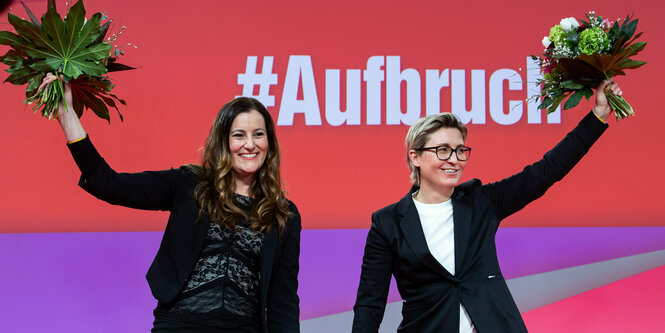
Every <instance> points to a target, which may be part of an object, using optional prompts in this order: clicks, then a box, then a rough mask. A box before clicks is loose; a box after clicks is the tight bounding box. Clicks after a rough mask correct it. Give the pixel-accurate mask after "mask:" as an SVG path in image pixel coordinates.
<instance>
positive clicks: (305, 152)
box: [0, 0, 665, 233]
mask: <svg viewBox="0 0 665 333" xmlns="http://www.w3.org/2000/svg"><path fill="white" fill-rule="evenodd" d="M26 3H27V4H28V6H30V7H31V8H32V10H33V11H34V12H35V13H38V14H39V15H41V13H43V12H44V10H45V7H46V5H45V1H26ZM58 5H59V6H60V8H61V12H62V10H63V9H64V2H62V1H59V2H58ZM86 6H87V10H88V13H89V14H88V16H89V15H90V14H91V13H93V12H96V11H102V10H103V11H105V12H106V13H107V15H108V16H109V17H111V18H113V19H114V25H113V27H114V28H112V29H115V30H116V31H117V29H118V28H119V27H120V26H121V25H126V26H127V29H126V30H125V32H124V33H123V35H122V37H121V38H120V39H119V40H118V42H119V43H132V44H137V45H138V46H139V47H138V48H136V49H135V48H132V47H127V48H126V56H125V57H124V58H123V62H124V63H126V64H129V65H133V66H138V67H139V68H138V69H137V70H134V71H128V72H122V73H117V74H114V75H113V76H112V77H113V79H114V82H115V83H117V87H116V88H115V92H116V93H117V94H118V95H119V96H120V97H121V98H124V99H125V100H126V101H127V102H128V107H126V108H122V109H121V111H122V112H123V114H124V116H125V121H124V122H120V121H119V118H118V117H117V116H116V115H112V119H111V124H110V125H108V124H107V123H106V122H105V121H103V120H100V119H97V118H95V117H94V116H93V115H92V113H89V114H85V115H84V116H83V123H84V126H85V128H86V130H87V131H88V133H89V134H90V136H91V138H92V140H93V142H94V143H95V144H96V146H97V148H98V149H99V150H100V151H101V152H102V155H103V156H104V157H105V158H106V159H107V160H108V161H109V163H110V164H111V166H112V167H114V168H115V169H116V170H120V171H142V170H153V169H164V168H169V167H177V166H179V165H181V164H184V163H191V162H196V161H197V160H198V154H197V149H198V148H199V147H200V146H201V145H202V144H203V141H204V140H205V138H206V136H207V134H208V130H209V128H210V125H211V123H212V120H213V118H214V115H215V114H216V112H217V111H218V110H219V108H220V107H221V106H222V105H223V104H224V103H225V102H226V101H228V100H230V99H232V98H233V97H234V96H236V95H240V94H242V93H243V88H242V86H241V85H239V83H238V81H239V77H238V74H242V73H245V69H246V66H247V62H248V57H250V56H256V57H258V66H257V70H258V71H259V72H260V70H261V68H262V64H263V61H264V60H265V59H266V58H264V57H273V58H272V59H273V61H274V63H273V66H272V73H273V74H276V75H277V84H276V85H272V86H270V87H269V94H270V95H272V96H274V98H275V104H274V106H272V107H269V110H270V111H271V113H272V114H273V116H274V118H275V120H277V119H278V118H279V117H280V114H282V113H285V115H282V117H286V118H285V119H290V116H288V115H293V116H292V119H293V125H291V126H278V136H279V140H280V145H281V147H282V153H283V177H284V179H285V186H286V189H287V191H288V193H289V197H290V198H291V199H292V200H293V201H295V202H296V203H297V205H298V206H299V208H300V211H301V213H302V215H303V225H304V227H305V228H310V229H311V228H367V227H368V226H369V216H370V213H371V212H372V211H374V210H376V209H379V208H381V207H382V206H385V205H387V204H389V203H391V202H394V201H396V200H398V199H399V198H400V197H401V196H402V195H403V194H404V193H406V191H407V190H408V188H409V186H410V184H409V182H408V170H407V168H406V166H405V162H404V145H403V138H404V135H405V134H406V131H407V129H408V126H407V125H405V124H399V125H388V124H386V123H387V121H388V120H387V116H386V114H387V113H388V111H387V109H386V108H387V105H388V104H389V103H388V101H387V96H388V97H389V98H392V100H391V101H393V102H394V100H395V95H394V94H388V91H387V85H388V81H389V80H390V79H389V78H387V73H386V72H388V68H387V61H388V58H385V57H390V56H393V57H394V56H398V57H400V58H399V59H400V60H399V61H400V63H399V66H400V67H399V69H398V71H397V72H395V67H394V63H393V67H392V71H393V74H394V73H397V74H400V73H401V74H402V75H403V76H405V75H407V74H405V73H412V74H413V72H414V71H415V72H416V73H417V75H418V77H419V79H420V82H419V83H418V84H417V85H415V84H412V83H411V82H409V83H408V84H407V83H406V82H401V83H400V82H399V80H398V79H397V82H398V83H397V85H398V86H400V87H401V94H400V100H401V101H400V102H398V104H395V103H393V104H391V105H392V106H391V107H393V106H395V105H399V106H400V107H401V110H402V111H404V112H406V110H408V109H407V106H408V104H409V101H411V102H412V103H414V102H413V101H414V100H413V98H416V97H414V96H419V97H420V99H421V101H420V104H419V106H420V109H421V112H420V114H422V115H424V114H425V111H426V107H425V105H426V100H427V94H426V81H427V76H426V71H427V70H433V69H435V70H437V71H438V72H441V71H444V70H446V69H448V70H450V71H451V73H452V72H453V71H454V70H463V71H464V74H465V77H466V83H461V81H460V80H459V78H457V79H455V78H453V77H449V80H450V84H449V85H448V86H445V87H443V88H442V89H441V92H440V94H439V96H440V99H441V102H440V105H441V106H440V110H441V111H443V112H450V111H451V109H452V108H453V106H452V104H453V102H452V101H451V96H452V95H453V94H452V89H453V88H452V86H453V85H456V86H457V87H458V88H459V87H465V89H466V96H465V98H466V108H467V109H469V108H472V107H475V108H478V110H480V111H478V112H480V113H481V114H485V118H486V119H485V123H484V124H479V123H474V122H472V123H470V124H469V128H470V135H469V141H468V145H469V146H471V147H473V156H472V158H471V160H470V162H469V163H468V166H467V169H466V172H465V175H464V178H463V179H464V180H468V179H471V178H480V179H482V180H483V181H484V182H489V181H494V180H498V179H501V178H503V177H506V176H509V175H511V174H512V173H515V172H517V171H519V170H520V169H521V168H522V167H523V166H524V165H526V164H528V163H530V162H533V161H535V160H537V159H538V158H539V157H540V156H542V154H543V153H544V152H546V151H547V150H548V149H549V148H551V147H552V146H553V145H554V144H555V143H556V142H557V141H558V140H559V139H560V138H561V137H562V136H563V135H564V134H565V133H566V132H567V131H569V130H570V129H572V128H573V127H574V126H575V125H576V123H577V121H578V120H579V119H581V118H582V117H583V116H584V114H586V112H587V111H588V110H589V109H590V107H591V105H592V104H591V103H587V102H583V103H581V104H580V106H578V107H577V108H576V109H573V110H567V111H563V112H562V115H561V121H560V124H557V123H554V124H553V123H547V121H546V120H545V118H544V117H542V123H541V124H529V123H528V121H527V115H526V114H527V110H526V106H519V110H522V108H523V115H522V116H521V117H519V120H518V121H517V122H516V123H515V124H512V125H500V124H498V123H497V122H496V121H495V120H494V118H493V117H492V114H491V112H490V107H489V105H490V102H489V101H490V98H491V96H490V95H491V91H495V92H496V91H497V90H496V89H497V87H503V105H504V112H507V113H510V112H517V111H516V110H518V109H517V108H514V109H510V107H509V101H510V100H523V99H524V98H526V97H527V95H528V93H527V92H526V88H525V87H523V86H522V85H520V90H509V85H508V81H503V82H502V83H501V82H500V84H499V85H494V86H492V85H491V84H490V83H489V82H490V77H491V76H492V74H494V73H496V72H497V71H498V70H499V69H511V70H514V71H515V72H516V73H517V76H516V77H517V78H519V80H527V76H526V66H527V61H526V59H527V57H528V56H529V55H530V54H538V53H540V52H541V51H542V45H541V43H540V40H541V39H542V37H543V36H544V35H546V34H548V33H549V29H550V27H551V26H552V25H554V24H557V23H558V22H559V20H560V19H561V18H564V17H568V16H575V17H578V18H579V17H582V15H583V14H584V12H586V11H588V10H596V11H597V12H598V13H599V14H601V15H604V16H606V17H608V18H611V19H616V18H617V17H625V15H626V14H627V13H633V12H634V13H635V16H636V17H638V18H639V19H640V23H639V25H638V30H640V31H645V32H646V33H645V34H644V35H643V38H642V39H643V40H645V41H647V42H648V45H647V47H646V50H645V51H644V52H643V53H641V54H640V55H639V56H638V57H636V59H639V60H644V61H647V62H648V64H647V65H645V66H644V67H643V68H642V69H639V70H636V71H632V72H629V75H628V76H627V77H625V78H624V77H622V78H617V81H618V82H619V83H620V85H621V87H622V89H623V90H624V92H625V96H626V97H627V99H628V100H629V101H630V102H631V103H632V105H633V107H634V108H635V110H636V113H637V116H636V117H634V118H631V119H627V120H625V121H622V122H620V123H616V122H615V121H614V120H611V121H610V129H609V130H608V131H607V132H606V134H605V135H603V137H602V138H601V140H600V141H599V142H598V144H597V145H596V146H595V147H593V149H592V151H591V153H590V154H589V156H587V157H586V158H585V159H584V160H583V161H582V162H581V163H580V164H579V166H578V167H576V169H574V170H573V172H571V174H570V175H569V176H568V177H567V178H566V179H565V180H564V181H563V182H562V183H560V184H557V185H556V186H555V187H554V188H553V189H551V190H550V192H548V194H547V195H546V196H545V197H544V198H543V199H541V200H539V201H537V202H535V203H534V204H532V205H530V206H529V207H528V208H526V209H525V210H524V211H523V212H522V213H520V214H518V215H517V216H515V217H513V218H511V219H510V222H509V223H507V224H505V226H512V227H515V226H532V227H537V226H624V225H625V226H629V225H630V226H651V225H654V226H655V225H659V226H663V225H665V218H664V217H665V206H664V205H662V204H661V203H660V201H661V200H659V199H660V196H659V195H658V194H657V193H658V192H656V189H657V188H658V187H660V186H662V185H663V184H665V181H664V180H665V176H664V175H663V173H662V172H661V170H662V168H663V166H664V158H663V149H662V148H661V144H660V140H661V138H662V137H663V136H662V134H661V133H662V130H661V129H660V127H661V126H662V124H663V123H665V115H664V114H663V112H661V110H660V104H661V101H660V99H659V97H660V96H661V93H660V91H661V86H662V85H661V84H659V79H660V78H661V77H664V76H665V75H663V74H664V73H663V71H664V66H663V65H662V61H661V59H662V56H663V50H664V46H663V44H662V43H661V42H660V41H662V40H663V38H664V37H665V30H664V29H663V26H662V25H661V24H660V23H661V21H662V19H661V17H660V16H661V10H659V9H661V7H662V5H659V4H656V2H633V3H629V4H628V3H626V2H623V1H615V0H608V1H591V0H581V1H580V0H576V1H567V0H566V1H558V2H557V3H556V5H553V4H552V3H543V2H532V1H514V2H512V4H511V5H510V6H507V5H505V4H503V3H500V2H493V1H476V2H473V1H466V2H458V3H456V2H442V1H412V2H404V1H385V0H383V1H363V2H356V1H316V2H306V1H279V2H270V1H245V2H229V1H213V0H209V1H194V2H191V1H190V2H181V1H158V2H154V1H139V2H137V1H127V0H118V1H111V2H109V1H97V0H87V1H86ZM13 12H14V13H16V14H18V15H19V16H23V17H24V16H26V15H25V14H24V11H23V9H22V8H20V6H17V5H16V4H14V6H13ZM3 17H6V16H5V14H4V13H3ZM2 22H4V23H3V25H2V29H11V26H9V25H7V24H6V18H5V19H2ZM6 49H7V48H6V47H1V48H0V51H2V52H4V51H5V50H6ZM292 56H306V57H301V58H295V57H293V58H292ZM374 56H384V57H383V60H384V66H383V67H381V68H380V69H381V70H382V71H383V73H382V74H381V75H383V76H382V78H383V79H384V80H383V81H382V82H380V83H381V86H380V87H381V88H380V89H381V90H380V91H381V94H380V101H381V121H380V124H378V125H368V124H367V122H368V121H367V112H368V110H367V105H366V104H367V100H368V98H370V97H369V96H370V95H371V94H370V93H368V91H367V89H368V85H369V84H370V83H369V82H366V81H365V79H367V76H365V74H364V73H363V71H364V70H366V69H367V67H368V59H370V58H371V57H374ZM290 59H291V60H290ZM294 59H301V60H302V59H305V60H309V61H311V69H312V73H311V74H312V75H308V73H307V69H308V67H307V66H304V67H301V69H303V71H302V73H301V75H300V76H298V75H296V76H294V77H295V78H296V79H299V81H296V84H292V85H290V86H289V87H290V88H293V87H296V88H297V89H298V93H297V96H296V97H295V100H294V98H293V96H292V95H289V96H290V97H288V98H290V100H289V101H287V103H285V102H284V99H285V97H284V95H285V94H286V93H287V92H286V91H285V89H284V88H285V85H286V84H285V83H286V79H287V69H288V68H289V66H292V69H294V70H295V69H298V67H296V63H295V61H296V60H294ZM391 59H392V60H395V59H396V58H391ZM305 65H306V62H305ZM409 68H410V69H414V71H407V70H406V69H409ZM327 69H339V70H340V71H341V73H342V74H341V82H342V84H341V89H339V90H340V91H341V105H342V109H344V108H345V106H346V104H347V103H346V98H347V96H346V95H347V94H346V77H347V70H349V69H356V70H359V71H360V76H359V77H360V78H361V79H359V81H358V82H359V84H360V86H359V89H356V90H354V91H357V92H359V96H360V101H361V103H360V105H361V110H360V115H361V117H360V123H361V124H359V125H348V124H342V125H340V126H333V125H331V124H330V123H329V121H328V120H327V117H326V112H328V111H327V108H326V101H327V100H329V99H331V98H327V96H326V77H327V75H326V70H327ZM472 70H482V71H484V76H485V77H484V80H475V83H471V81H473V79H472V74H471V72H472ZM292 73H296V74H297V73H298V72H297V71H294V72H292ZM7 75H8V74H7V73H5V72H2V74H0V79H3V80H4V78H6V77H7ZM312 77H313V79H314V82H315V84H314V86H313V85H311V84H309V83H308V81H307V80H308V79H311V78H312ZM292 78H293V77H292ZM395 80H396V79H395V77H394V76H393V78H392V81H391V82H392V83H391V84H393V87H394V84H395V82H396V81H395ZM474 85H475V86H474ZM411 86H413V87H416V88H409V87H411ZM313 87H315V89H316V94H315V95H312V93H311V91H312V90H311V89H312V88H313ZM473 87H476V88H484V90H485V91H484V93H483V94H481V93H475V94H474V93H472V89H473ZM23 89H24V87H16V86H13V85H10V84H4V85H3V86H2V89H0V100H1V101H2V106H3V121H2V122H0V133H2V144H0V170H1V172H0V184H1V186H2V190H1V191H0V215H1V219H2V223H1V224H0V232H5V233H16V232H72V231H138V230H160V229H163V227H164V221H165V217H164V216H159V214H157V215H155V214H152V213H144V212H137V211H133V210H127V209H116V208H114V207H111V206H110V205H108V204H105V203H102V202H99V201H97V200H96V199H94V198H92V197H91V196H89V195H88V194H87V193H85V192H84V191H82V190H81V189H79V188H78V187H77V186H76V181H77V179H78V170H77V169H76V167H75V165H74V163H73V161H72V159H71V157H70V156H69V153H68V151H67V149H66V147H65V145H64V137H63V136H62V134H61V133H60V130H59V127H58V125H57V123H56V122H54V121H48V120H45V119H41V118H40V117H39V116H38V115H35V114H32V113H31V112H30V111H29V110H24V105H23V104H22V103H21V101H22V100H23V99H24V96H23ZM408 89H415V90H414V91H415V93H414V95H409V94H407V90H408ZM254 94H259V89H258V87H255V89H254ZM481 95H482V96H481ZM312 96H315V99H316V101H317V102H318V103H317V104H311V103H312V101H313V100H314V99H312V98H311V97H312ZM372 96H374V95H372ZM457 97H459V95H458V96H457ZM483 97H484V100H485V102H484V104H477V103H476V102H474V101H475V100H474V98H475V99H478V100H480V101H482V99H483ZM297 99H301V100H303V101H302V102H301V103H310V104H309V105H318V108H319V110H318V111H316V110H315V111H312V109H311V108H310V109H308V111H307V114H308V116H309V117H312V116H313V115H314V114H315V113H316V112H318V114H319V115H320V118H321V123H322V124H321V125H311V122H310V124H307V123H306V116H305V115H304V114H302V113H295V114H294V113H293V112H299V111H298V110H300V109H298V110H296V109H293V108H292V107H294V106H295V107H297V106H298V103H299V102H298V101H297ZM474 103H476V104H474ZM478 103H480V102H478ZM373 105H376V104H373ZM294 110H295V111H294ZM312 119H314V118H312Z"/></svg>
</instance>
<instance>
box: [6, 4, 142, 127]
mask: <svg viewBox="0 0 665 333" xmlns="http://www.w3.org/2000/svg"><path fill="white" fill-rule="evenodd" d="M23 6H24V8H25V11H26V13H27V14H28V17H29V18H30V21H26V20H21V19H20V18H18V17H17V16H15V15H12V14H8V21H9V23H10V24H11V25H12V26H13V27H14V29H16V33H12V32H9V31H0V44H4V45H9V46H10V47H11V49H10V50H9V51H8V52H7V53H6V54H5V55H3V56H0V62H2V63H3V64H5V65H8V66H10V68H9V69H7V70H6V71H7V72H9V73H10V74H11V75H10V76H9V77H8V78H7V79H6V80H5V82H9V83H12V84H16V85H23V84H28V87H27V89H26V102H27V103H34V106H33V111H34V112H36V111H37V110H40V109H41V114H42V116H44V117H48V118H50V119H51V118H53V117H57V112H58V105H60V103H63V102H64V103H65V108H66V109H70V108H71V109H73V110H74V111H75V112H76V114H77V115H78V116H79V117H80V116H81V115H82V114H83V109H84V107H85V108H88V109H90V110H92V111H93V112H94V113H95V114H96V115H97V116H99V117H100V118H103V119H106V120H107V121H110V116H109V109H108V108H109V107H113V108H115V109H116V110H117V111H118V114H119V115H120V120H122V115H121V114H120V110H119V109H118V104H117V103H116V102H118V103H120V104H123V105H126V103H125V101H123V100H121V99H119V98H118V97H117V96H115V95H114V94H112V93H111V90H112V89H113V87H114V85H113V84H112V83H111V81H110V79H109V77H108V76H107V74H108V73H109V72H113V71H122V70H128V69H133V68H132V67H129V66H126V65H123V64H120V63H118V62H117V57H118V56H119V55H121V54H122V51H121V50H120V49H115V50H114V51H113V50H112V49H113V47H112V46H111V44H110V43H111V42H112V41H115V39H116V38H117V36H118V35H117V34H116V35H114V36H112V37H108V38H106V33H107V31H108V29H109V27H110V24H111V21H110V20H109V21H107V22H106V23H104V24H103V25H102V24H101V21H102V20H106V17H104V16H103V15H102V14H101V13H95V14H93V15H92V17H90V19H86V17H85V8H84V6H83V1H82V0H79V1H78V2H77V3H76V4H74V6H72V7H71V8H70V9H69V11H68V12H67V16H65V19H64V20H63V19H62V18H61V17H60V14H58V12H57V11H56V6H55V0H48V5H47V11H46V13H45V14H44V15H43V16H42V19H41V22H40V21H38V20H37V18H36V17H35V15H34V14H33V13H32V12H31V11H30V9H28V7H27V6H25V4H24V5H23ZM120 33H121V32H119V33H118V34H120ZM46 73H55V75H56V76H57V77H59V78H61V79H58V80H54V81H53V82H52V83H50V84H49V85H47V86H46V87H44V88H43V89H38V88H39V87H40V84H41V83H42V80H43V79H44V77H45V76H46ZM63 81H64V82H66V83H69V84H70V85H71V90H72V95H73V96H74V99H73V102H72V103H71V104H72V105H67V103H66V102H65V101H64V99H63V94H64V89H63Z"/></svg>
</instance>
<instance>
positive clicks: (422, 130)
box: [404, 112, 469, 186]
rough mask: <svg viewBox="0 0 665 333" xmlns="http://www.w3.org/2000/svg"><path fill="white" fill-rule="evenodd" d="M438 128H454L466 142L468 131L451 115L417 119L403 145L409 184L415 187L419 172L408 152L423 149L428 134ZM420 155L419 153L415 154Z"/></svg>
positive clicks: (444, 114)
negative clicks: (409, 179) (409, 171)
mask: <svg viewBox="0 0 665 333" xmlns="http://www.w3.org/2000/svg"><path fill="white" fill-rule="evenodd" d="M440 128H456V129H458V130H459V131H460V133H462V139H463V140H464V142H466V136H467V134H468V131H469V130H468V129H467V128H466V126H464V124H463V123H462V122H461V121H460V120H459V119H458V118H457V116H455V115H454V114H452V113H448V112H446V113H439V114H435V115H431V116H428V117H423V118H420V119H418V121H416V123H415V124H413V125H411V127H410V128H409V132H408V133H406V138H405V139H404V145H405V146H406V164H407V165H408V167H409V170H411V182H413V183H414V184H415V185H416V186H420V170H419V169H418V167H416V166H415V165H413V163H412V162H411V158H410V157H409V152H410V151H411V150H416V151H417V149H420V148H423V147H425V143H427V141H428V140H429V138H430V134H432V133H434V132H436V131H437V130H438V129H440ZM417 153H418V154H420V153H421V152H419V151H418V152H417Z"/></svg>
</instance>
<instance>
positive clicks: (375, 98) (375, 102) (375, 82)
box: [363, 56, 384, 125]
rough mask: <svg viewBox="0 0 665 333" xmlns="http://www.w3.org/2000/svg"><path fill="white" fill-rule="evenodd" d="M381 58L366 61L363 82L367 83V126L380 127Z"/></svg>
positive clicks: (382, 61)
mask: <svg viewBox="0 0 665 333" xmlns="http://www.w3.org/2000/svg"><path fill="white" fill-rule="evenodd" d="M383 64H384V58H383V56H373V57H370V58H369V59H367V69H366V70H364V71H363V80H364V81H365V82H367V125H381V82H383V70H381V67H383Z"/></svg>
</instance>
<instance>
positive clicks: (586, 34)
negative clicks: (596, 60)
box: [579, 27, 608, 55]
mask: <svg viewBox="0 0 665 333" xmlns="http://www.w3.org/2000/svg"><path fill="white" fill-rule="evenodd" d="M607 42H608V39H607V34H606V33H605V31H603V29H601V28H599V27H593V28H588V29H585V30H584V31H582V33H581V34H580V41H579V48H580V51H581V52H582V53H584V54H589V55H591V54H594V53H595V52H601V51H603V49H605V47H606V44H607Z"/></svg>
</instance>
